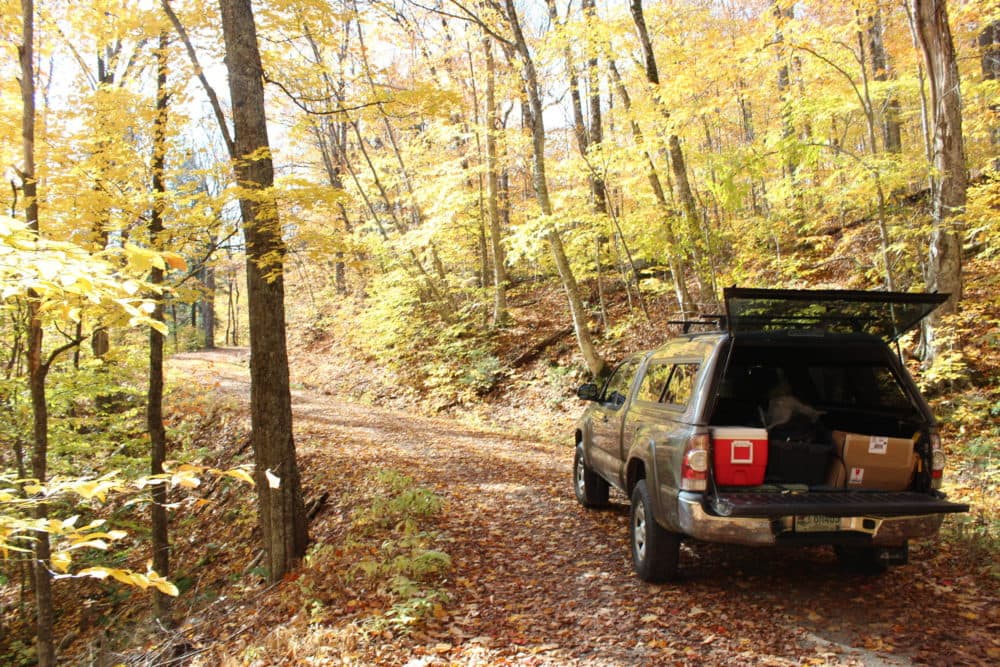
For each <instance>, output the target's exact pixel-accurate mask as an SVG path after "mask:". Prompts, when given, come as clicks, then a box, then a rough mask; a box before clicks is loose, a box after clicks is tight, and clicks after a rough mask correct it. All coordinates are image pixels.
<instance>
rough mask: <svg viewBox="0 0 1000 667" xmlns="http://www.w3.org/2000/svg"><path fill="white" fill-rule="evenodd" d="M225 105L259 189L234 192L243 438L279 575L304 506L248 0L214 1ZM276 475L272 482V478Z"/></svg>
mask: <svg viewBox="0 0 1000 667" xmlns="http://www.w3.org/2000/svg"><path fill="white" fill-rule="evenodd" d="M219 5H220V8H221V10H222V32H223V37H224V39H225V45H226V56H225V62H226V69H227V70H228V73H229V91H230V100H231V103H232V108H233V127H234V131H235V137H234V141H233V144H234V153H235V154H234V155H233V159H234V161H235V172H236V180H237V182H238V183H239V185H240V187H242V188H247V189H253V190H259V191H264V192H262V196H257V197H254V198H249V197H242V198H241V199H240V211H241V213H242V216H243V228H244V235H245V237H246V244H247V249H246V257H247V262H246V266H247V300H248V304H249V312H250V410H251V428H252V433H251V444H252V446H253V450H254V461H255V464H256V482H257V499H258V503H259V507H258V509H259V518H260V528H261V536H262V537H263V540H264V547H265V549H266V552H267V559H268V576H269V578H270V580H271V581H272V582H277V581H280V580H281V578H282V577H283V576H284V575H285V574H286V573H288V572H289V571H290V570H291V569H292V568H293V567H295V565H296V564H297V562H298V560H299V559H300V558H301V557H302V556H303V555H304V554H305V550H306V545H307V541H308V535H307V523H306V514H305V508H304V505H303V502H302V491H301V486H300V480H299V469H298V462H297V460H296V456H295V443H294V441H293V439H292V406H291V393H290V389H289V380H288V351H287V348H286V343H285V286H284V268H283V261H284V256H285V244H284V240H283V239H282V238H281V225H280V221H279V219H278V210H277V204H276V202H275V200H274V197H273V195H271V194H268V193H267V192H266V191H267V190H268V189H270V188H271V187H273V185H274V168H273V166H272V163H271V156H270V149H269V144H268V136H267V120H266V117H265V114H264V86H263V70H262V67H261V62H260V52H259V51H258V47H257V30H256V26H255V24H254V16H253V9H252V7H251V3H250V0H220V3H219ZM275 478H277V481H275Z"/></svg>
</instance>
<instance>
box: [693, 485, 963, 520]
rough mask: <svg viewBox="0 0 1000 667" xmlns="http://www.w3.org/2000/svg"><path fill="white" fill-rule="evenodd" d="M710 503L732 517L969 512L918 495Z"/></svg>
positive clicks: (853, 493)
mask: <svg viewBox="0 0 1000 667" xmlns="http://www.w3.org/2000/svg"><path fill="white" fill-rule="evenodd" d="M708 502H709V505H710V507H711V509H712V511H713V512H715V513H716V514H718V515H719V516H733V517H779V516H789V515H814V516H923V515H926V514H952V513H956V512H968V511H969V506H968V505H965V504H962V503H953V502H949V501H947V500H945V499H944V498H943V497H941V496H939V495H932V494H929V493H918V492H916V491H865V490H850V491H808V492H802V493H794V492H793V493H787V492H765V493H755V492H752V491H745V492H744V491H735V492H726V491H722V492H719V493H718V494H717V495H715V496H713V497H711V498H709V500H708Z"/></svg>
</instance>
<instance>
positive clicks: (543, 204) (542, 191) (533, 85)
mask: <svg viewBox="0 0 1000 667" xmlns="http://www.w3.org/2000/svg"><path fill="white" fill-rule="evenodd" d="M504 2H505V5H504V7H505V10H506V16H507V21H508V23H509V25H510V28H511V32H512V33H513V35H514V46H515V48H516V49H517V53H518V56H519V57H520V59H521V68H522V78H523V83H524V88H525V91H526V92H527V95H528V109H529V116H530V118H529V121H530V125H531V142H532V172H531V174H532V177H531V180H532V185H534V188H535V200H536V201H537V202H538V207H539V209H541V212H542V215H544V216H547V217H551V216H552V212H553V211H552V201H551V199H550V198H549V185H548V180H547V178H546V176H545V124H544V122H543V120H542V97H541V92H540V90H539V85H538V73H537V71H536V70H535V63H534V60H533V59H532V56H531V51H530V49H529V48H528V42H527V41H526V40H525V38H524V31H523V30H522V29H521V20H520V18H519V17H518V14H517V10H516V9H515V7H514V2H513V0H504ZM550 224H551V223H550ZM545 238H546V240H547V241H548V242H549V247H550V249H551V250H552V258H553V259H554V260H555V264H556V269H557V270H558V271H559V277H560V278H561V280H562V284H563V289H564V290H565V291H566V297H567V299H568V300H569V309H570V315H571V317H572V320H573V331H574V332H575V334H576V341H577V344H578V345H579V347H580V353H581V354H582V355H583V359H584V362H585V363H586V364H587V368H588V369H589V370H590V372H591V374H592V375H594V376H595V377H597V376H601V375H603V374H604V370H605V365H606V364H605V361H604V359H603V357H601V355H600V354H598V352H597V348H596V347H595V346H594V341H593V339H592V338H591V335H590V329H589V327H588V324H587V314H586V312H585V311H584V308H583V299H581V298H580V286H579V284H578V283H577V281H576V276H575V275H574V274H573V268H572V266H570V263H569V258H568V257H567V256H566V249H565V247H564V246H563V242H562V237H561V236H560V235H559V230H558V229H556V228H555V227H552V226H550V227H549V229H548V231H547V232H546V235H545Z"/></svg>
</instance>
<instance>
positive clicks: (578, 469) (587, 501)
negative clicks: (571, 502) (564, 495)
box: [573, 444, 609, 507]
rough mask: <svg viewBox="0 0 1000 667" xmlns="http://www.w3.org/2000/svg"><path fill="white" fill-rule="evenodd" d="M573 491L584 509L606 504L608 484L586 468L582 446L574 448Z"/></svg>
mask: <svg viewBox="0 0 1000 667" xmlns="http://www.w3.org/2000/svg"><path fill="white" fill-rule="evenodd" d="M573 490H574V491H575V492H576V499H577V500H578V501H580V504H581V505H583V506H584V507H604V506H606V505H607V504H608V490H609V488H608V483H607V482H606V481H604V479H603V478H602V477H601V476H600V475H598V474H597V473H596V472H594V471H593V470H591V469H590V468H588V467H587V463H586V461H584V460H583V445H582V444H578V445H577V446H576V455H575V456H574V457H573Z"/></svg>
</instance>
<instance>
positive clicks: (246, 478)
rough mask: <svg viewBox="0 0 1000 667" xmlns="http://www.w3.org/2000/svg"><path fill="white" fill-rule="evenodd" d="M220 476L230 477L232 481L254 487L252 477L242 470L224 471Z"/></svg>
mask: <svg viewBox="0 0 1000 667" xmlns="http://www.w3.org/2000/svg"><path fill="white" fill-rule="evenodd" d="M222 474H223V475H227V476H229V477H232V478H234V479H238V480H240V481H242V482H246V483H247V484H249V485H250V486H253V485H254V481H253V477H251V476H250V473H248V472H247V471H246V470H243V469H242V468H233V469H232V470H226V471H225V472H223V473H222Z"/></svg>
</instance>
